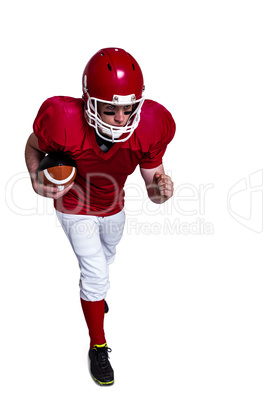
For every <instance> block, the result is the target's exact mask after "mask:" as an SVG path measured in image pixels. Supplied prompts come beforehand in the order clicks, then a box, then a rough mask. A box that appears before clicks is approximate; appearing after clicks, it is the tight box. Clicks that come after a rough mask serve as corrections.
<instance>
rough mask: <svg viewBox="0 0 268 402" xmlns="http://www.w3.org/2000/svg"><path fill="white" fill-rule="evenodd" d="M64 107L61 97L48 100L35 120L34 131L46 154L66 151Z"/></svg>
mask: <svg viewBox="0 0 268 402" xmlns="http://www.w3.org/2000/svg"><path fill="white" fill-rule="evenodd" d="M64 114H65V113H64V106H63V103H62V102H61V99H60V98H59V97H54V98H49V99H47V100H46V101H45V102H44V103H43V104H42V105H41V107H40V109H39V111H38V113H37V116H36V118H35V120H34V124H33V131H34V134H35V135H36V136H37V138H38V145H39V147H40V149H41V151H43V152H45V153H49V152H53V151H64V149H65V145H66V129H65V118H64V117H65V116H64Z"/></svg>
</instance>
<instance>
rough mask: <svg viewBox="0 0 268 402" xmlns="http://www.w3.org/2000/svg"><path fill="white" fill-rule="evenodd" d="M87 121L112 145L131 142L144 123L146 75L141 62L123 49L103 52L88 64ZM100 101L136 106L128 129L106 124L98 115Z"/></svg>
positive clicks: (85, 82) (85, 89)
mask: <svg viewBox="0 0 268 402" xmlns="http://www.w3.org/2000/svg"><path fill="white" fill-rule="evenodd" d="M82 87H83V98H84V101H85V112H84V115H85V118H86V121H87V122H88V124H89V125H90V126H92V127H94V128H95V131H96V133H97V135H99V136H100V137H101V138H102V139H104V140H106V141H110V142H124V141H127V140H128V139H129V137H130V136H131V135H132V133H133V132H134V130H135V129H136V128H137V126H138V124H139V121H140V112H141V107H142V104H143V102H144V97H143V90H144V83H143V75H142V71H141V69H140V66H139V64H138V63H137V61H136V60H135V59H134V57H132V56H131V55H130V54H129V53H127V52H126V51H125V50H123V49H119V48H106V49H101V50H99V51H98V52H97V53H96V54H95V55H94V56H93V57H92V58H91V59H90V60H89V62H88V63H87V65H86V67H85V69H84V73H83V79H82ZM98 102H103V103H108V104H111V105H120V106H123V105H133V111H132V114H131V115H130V116H129V119H128V121H127V123H126V125H125V126H123V127H121V126H120V127H119V126H113V125H110V124H107V123H105V122H104V121H103V120H102V119H101V117H100V115H99V113H98Z"/></svg>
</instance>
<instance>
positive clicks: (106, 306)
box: [104, 300, 109, 314]
mask: <svg viewBox="0 0 268 402" xmlns="http://www.w3.org/2000/svg"><path fill="white" fill-rule="evenodd" d="M104 303H105V310H104V313H105V314H107V313H108V311H109V307H108V304H107V303H106V300H104Z"/></svg>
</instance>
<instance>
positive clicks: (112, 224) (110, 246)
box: [100, 210, 125, 265]
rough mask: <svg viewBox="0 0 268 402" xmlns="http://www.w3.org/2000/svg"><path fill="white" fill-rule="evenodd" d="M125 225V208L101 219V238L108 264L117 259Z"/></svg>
mask: <svg viewBox="0 0 268 402" xmlns="http://www.w3.org/2000/svg"><path fill="white" fill-rule="evenodd" d="M124 225H125V212H124V210H122V211H120V212H119V213H117V214H115V215H111V216H107V217H105V218H102V219H101V220H100V239H101V243H102V248H103V251H104V254H105V257H106V261H107V264H108V265H110V264H112V262H113V261H114V259H115V254H116V246H117V245H118V243H119V242H120V240H121V238H122V236H123V231H124Z"/></svg>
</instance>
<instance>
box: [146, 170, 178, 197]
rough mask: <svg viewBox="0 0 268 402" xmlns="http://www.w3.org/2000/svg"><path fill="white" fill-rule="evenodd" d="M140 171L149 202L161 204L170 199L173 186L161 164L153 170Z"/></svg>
mask: <svg viewBox="0 0 268 402" xmlns="http://www.w3.org/2000/svg"><path fill="white" fill-rule="evenodd" d="M140 171H141V175H142V177H143V180H144V182H145V185H146V189H147V193H148V197H149V198H150V200H151V201H153V202H154V203H156V204H162V203H163V202H165V201H167V200H168V199H169V198H171V197H172V195H173V192H174V185H173V182H172V180H171V178H170V176H168V175H166V174H165V170H164V166H163V165H162V164H161V165H160V166H158V167H157V168H154V169H144V168H140Z"/></svg>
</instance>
